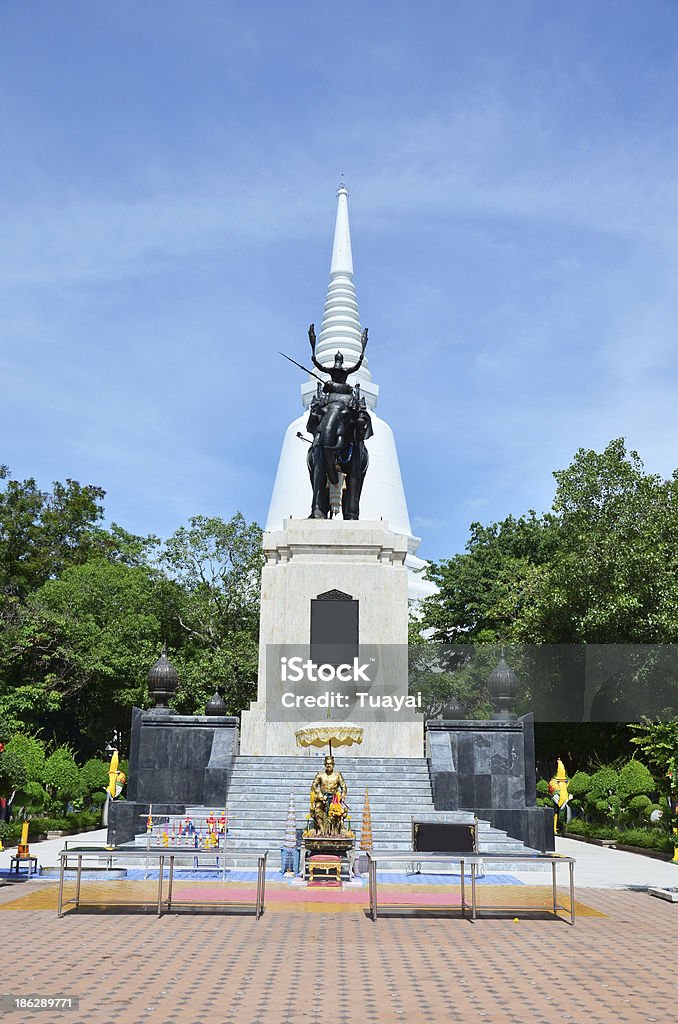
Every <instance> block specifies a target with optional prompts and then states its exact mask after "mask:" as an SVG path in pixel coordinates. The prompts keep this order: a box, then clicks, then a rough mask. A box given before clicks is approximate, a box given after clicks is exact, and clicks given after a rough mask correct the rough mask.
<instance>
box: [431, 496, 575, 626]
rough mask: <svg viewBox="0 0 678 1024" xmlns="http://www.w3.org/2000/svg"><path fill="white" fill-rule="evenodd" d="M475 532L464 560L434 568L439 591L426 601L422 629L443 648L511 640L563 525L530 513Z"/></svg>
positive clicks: (478, 527)
mask: <svg viewBox="0 0 678 1024" xmlns="http://www.w3.org/2000/svg"><path fill="white" fill-rule="evenodd" d="M470 530H471V536H470V539H469V540H468V542H467V544H466V552H465V553H464V554H461V555H455V556H454V557H453V558H451V559H447V560H445V561H442V562H439V563H437V564H436V563H433V564H432V565H431V566H430V567H429V569H428V572H427V575H428V577H429V578H430V579H431V580H433V582H434V583H436V584H437V586H438V588H439V589H438V593H437V594H435V595H434V596H433V597H430V598H427V599H426V600H425V601H424V604H423V608H422V619H421V626H422V628H423V629H426V630H430V631H432V632H431V633H430V636H431V638H432V639H433V640H435V641H437V642H440V643H455V644H459V643H483V642H484V643H496V642H497V641H501V640H510V639H512V638H513V637H514V635H515V633H516V628H517V624H518V623H520V621H521V619H522V616H523V615H524V605H525V594H526V590H527V589H528V588H529V587H530V584H531V580H532V577H533V575H534V573H535V571H536V570H537V569H538V568H539V567H541V566H543V565H545V564H547V563H548V561H549V559H550V558H551V557H552V555H553V552H554V550H555V549H556V547H557V545H558V535H559V528H558V523H557V521H556V520H555V519H554V517H553V516H550V515H547V516H544V517H542V518H540V517H538V516H537V515H535V513H534V512H529V513H528V514H527V516H521V517H520V518H518V519H515V518H514V517H513V516H509V517H508V518H507V519H505V520H503V522H500V523H492V524H490V525H489V526H483V525H482V524H481V523H472V524H471V527H470Z"/></svg>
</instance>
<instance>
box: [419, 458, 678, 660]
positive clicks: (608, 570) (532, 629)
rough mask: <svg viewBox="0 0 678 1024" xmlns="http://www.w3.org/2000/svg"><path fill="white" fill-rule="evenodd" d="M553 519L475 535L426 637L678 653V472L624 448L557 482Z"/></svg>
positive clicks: (432, 610)
mask: <svg viewBox="0 0 678 1024" xmlns="http://www.w3.org/2000/svg"><path fill="white" fill-rule="evenodd" d="M554 476H555V479H556V483H557V488H556V495H555V499H554V502H553V508H552V510H551V511H550V512H549V513H547V514H546V515H544V516H541V517H539V516H536V515H535V513H534V512H530V513H528V515H527V516H526V517H520V518H518V519H515V518H514V517H513V516H509V517H508V518H507V519H505V520H503V521H502V522H500V523H493V524H491V525H489V526H481V525H480V524H479V523H474V524H473V525H472V526H471V536H470V539H469V541H468V543H467V550H466V552H465V553H463V554H461V555H456V556H455V557H453V558H451V559H449V560H446V561H442V562H440V563H438V564H435V565H433V566H432V567H431V568H430V570H429V576H430V578H431V579H433V580H434V581H435V582H436V583H437V584H438V586H439V588H440V589H439V593H438V594H437V595H435V596H434V597H431V598H428V599H427V601H425V602H424V607H423V618H422V626H423V627H424V628H427V627H428V628H430V629H432V630H433V637H434V639H435V640H437V641H445V642H455V643H464V642H470V643H474V642H476V643H477V642H483V641H485V642H496V641H497V640H502V641H511V640H513V641H526V642H530V643H550V644H571V643H588V644H594V643H598V644H612V643H624V644H628V643H636V644H651V643H674V642H676V641H678V472H677V473H674V475H673V477H672V478H671V479H670V480H662V479H661V478H660V477H658V476H655V475H653V474H648V473H646V472H645V470H644V468H643V463H642V462H641V460H640V458H639V456H638V455H637V453H635V452H627V451H626V447H625V444H624V441H623V440H622V439H617V440H615V441H612V442H611V443H610V444H609V445H608V446H607V448H606V449H605V450H604V451H603V452H602V453H599V452H595V451H591V450H585V449H580V450H579V451H578V452H577V453H576V455H575V457H574V459H573V461H572V464H571V465H570V466H569V467H568V468H567V469H564V470H559V471H557V472H556V473H554Z"/></svg>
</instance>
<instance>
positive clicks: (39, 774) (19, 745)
mask: <svg viewBox="0 0 678 1024" xmlns="http://www.w3.org/2000/svg"><path fill="white" fill-rule="evenodd" d="M5 751H12V752H14V753H16V754H17V755H18V756H19V757H20V758H21V760H22V761H23V763H24V767H25V769H26V778H27V780H28V782H42V780H43V775H44V772H45V744H44V743H43V742H42V740H39V739H38V738H37V737H36V736H28V735H26V734H25V733H16V734H15V735H14V736H12V738H11V739H10V740H9V741H8V743H7V745H6V746H5Z"/></svg>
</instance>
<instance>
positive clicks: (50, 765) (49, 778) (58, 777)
mask: <svg viewBox="0 0 678 1024" xmlns="http://www.w3.org/2000/svg"><path fill="white" fill-rule="evenodd" d="M44 781H45V787H46V789H47V791H48V793H49V794H50V797H52V799H53V800H55V802H56V803H57V805H58V804H64V805H65V804H66V803H67V802H68V801H69V800H77V798H78V797H79V796H81V795H82V782H81V780H80V770H79V768H78V766H77V764H76V763H75V758H74V757H73V754H72V753H71V751H70V750H69V749H68V747H57V748H56V750H55V751H54V753H53V754H50V756H49V757H48V758H47V761H46V762H45V773H44Z"/></svg>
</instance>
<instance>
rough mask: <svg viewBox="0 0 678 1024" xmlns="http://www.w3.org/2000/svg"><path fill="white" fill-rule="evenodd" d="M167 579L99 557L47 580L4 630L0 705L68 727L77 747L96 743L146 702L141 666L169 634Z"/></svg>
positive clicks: (13, 716)
mask: <svg viewBox="0 0 678 1024" xmlns="http://www.w3.org/2000/svg"><path fill="white" fill-rule="evenodd" d="M174 589H175V586H174V584H172V583H170V582H169V581H167V580H166V579H165V578H164V577H163V576H162V575H161V574H160V573H159V572H157V571H156V570H151V569H149V568H147V567H146V566H143V565H132V566H130V565H127V564H125V563H124V562H111V561H107V560H105V559H103V558H97V559H93V560H91V561H88V562H85V563H84V564H83V565H75V566H71V567H69V568H68V569H66V570H64V571H63V573H62V575H61V577H60V578H59V579H53V580H48V581H47V582H46V583H45V584H43V586H42V587H40V588H39V589H38V590H37V591H36V592H35V593H33V594H31V595H29V597H28V599H27V601H26V604H25V606H24V607H23V609H22V611H21V615H20V616H19V617H18V621H17V622H16V623H15V624H14V626H13V629H12V631H11V634H12V636H11V646H10V659H9V662H7V661H6V663H5V686H4V687H3V690H2V692H0V714H4V715H5V716H6V717H7V718H8V719H9V720H10V721H12V722H15V723H28V724H29V725H31V726H32V727H38V726H44V727H45V728H46V729H47V730H48V734H51V735H53V736H55V737H56V738H61V739H65V738H66V737H68V738H69V740H70V741H71V742H74V743H75V744H76V746H77V747H78V749H79V750H80V751H81V752H82V753H84V754H87V753H94V752H96V751H98V750H101V749H102V748H103V747H104V745H105V743H106V740H107V739H109V738H110V736H111V733H112V731H113V729H114V728H115V729H117V730H118V731H119V732H126V731H127V729H128V726H129V718H130V710H131V707H132V706H133V705H135V704H136V705H141V706H142V707H143V706H145V704H146V702H147V691H146V676H147V673H148V668H149V666H150V665H151V664H152V663H153V661H155V659H156V657H157V654H158V651H159V649H160V647H161V644H162V642H163V640H164V639H165V638H169V639H172V638H173V634H172V630H173V628H175V627H173V625H172V621H171V616H170V613H169V611H168V610H167V605H168V599H167V593H166V592H167V591H170V592H171V591H173V590H174ZM169 603H171V602H169Z"/></svg>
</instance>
